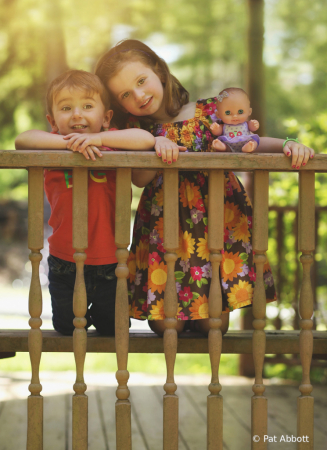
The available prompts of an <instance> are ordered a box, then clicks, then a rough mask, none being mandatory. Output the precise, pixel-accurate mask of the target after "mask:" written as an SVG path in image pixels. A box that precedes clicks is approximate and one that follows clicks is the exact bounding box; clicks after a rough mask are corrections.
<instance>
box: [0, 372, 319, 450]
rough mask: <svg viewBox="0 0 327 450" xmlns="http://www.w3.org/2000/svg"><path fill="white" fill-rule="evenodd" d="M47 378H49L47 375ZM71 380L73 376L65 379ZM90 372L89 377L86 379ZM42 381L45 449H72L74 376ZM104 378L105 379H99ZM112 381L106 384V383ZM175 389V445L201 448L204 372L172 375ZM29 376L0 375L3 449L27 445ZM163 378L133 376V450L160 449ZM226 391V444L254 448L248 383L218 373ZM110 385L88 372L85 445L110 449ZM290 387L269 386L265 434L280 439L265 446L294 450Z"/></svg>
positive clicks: (232, 449) (234, 449)
mask: <svg viewBox="0 0 327 450" xmlns="http://www.w3.org/2000/svg"><path fill="white" fill-rule="evenodd" d="M51 377H52V378H51ZM69 378H70V379H69ZM88 378H89V379H90V377H88V376H86V381H88ZM41 380H42V384H43V386H44V389H43V395H44V450H70V449H71V400H72V394H71V392H72V388H71V386H72V383H73V382H74V374H73V373H70V374H67V373H66V374H55V373H52V374H50V375H49V376H48V378H47V377H46V376H42V374H41ZM103 380H105V381H104V382H103ZM108 380H109V382H108ZM176 381H177V385H178V390H177V393H178V395H179V402H180V403H179V405H180V411H179V422H180V426H179V430H180V431H179V450H205V449H206V397H207V395H208V389H207V381H208V379H206V377H176ZM28 383H29V381H28V374H19V373H16V374H14V375H11V374H5V373H2V374H0V399H2V401H1V402H0V450H24V449H25V448H26V426H27V425H26V409H27V401H26V397H27V386H28ZM163 383H164V377H149V376H146V375H142V374H139V375H138V378H136V379H135V378H134V380H133V377H132V380H131V385H130V391H131V402H132V434H133V450H144V449H146V450H161V449H162V395H163V388H162V385H163ZM221 384H222V386H223V390H222V394H223V397H224V450H250V448H251V429H250V427H251V425H250V418H251V409H250V405H251V395H252V390H251V386H252V381H251V380H247V379H245V378H241V377H235V378H233V377H222V379H221ZM115 389H116V388H115V384H114V378H113V374H110V379H109V378H108V375H102V378H101V377H100V378H99V376H93V379H92V376H91V379H90V380H89V382H88V390H87V394H88V398H89V449H90V450H115V449H116V444H115V418H114V417H115V414H114V411H115V410H114V405H115V400H116V396H115ZM313 393H314V396H315V446H314V448H315V450H325V449H327V427H326V411H327V390H326V388H325V387H323V386H317V387H315V388H314V392H313ZM298 395H299V391H298V389H297V387H296V386H292V385H268V386H267V388H266V396H267V398H268V408H269V411H268V416H269V423H268V433H269V435H271V436H273V435H275V436H276V437H277V443H271V444H268V449H269V450H277V449H278V450H295V449H296V444H292V443H284V442H279V440H280V438H281V436H282V435H283V436H286V435H289V436H290V435H296V399H297V397H298Z"/></svg>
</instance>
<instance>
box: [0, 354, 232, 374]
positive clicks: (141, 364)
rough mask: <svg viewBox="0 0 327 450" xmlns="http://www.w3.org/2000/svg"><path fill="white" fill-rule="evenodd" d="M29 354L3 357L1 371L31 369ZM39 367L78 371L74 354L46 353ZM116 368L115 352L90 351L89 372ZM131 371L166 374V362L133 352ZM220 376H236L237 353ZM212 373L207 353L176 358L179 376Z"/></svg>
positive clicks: (223, 365) (224, 359)
mask: <svg viewBox="0 0 327 450" xmlns="http://www.w3.org/2000/svg"><path fill="white" fill-rule="evenodd" d="M30 368H31V365H30V359H29V355H28V353H16V356H15V357H14V358H7V359H3V360H0V370H1V371H9V372H13V371H24V372H26V371H27V372H28V371H30ZM40 370H41V371H46V370H51V371H65V370H75V361H74V355H73V353H43V354H42V358H41V364H40ZM116 370H117V362H116V355H115V354H112V353H109V354H108V353H88V354H87V355H86V361H85V371H86V372H115V371H116ZM128 370H129V371H130V372H145V373H148V374H165V373H166V363H165V357H164V355H163V354H130V355H129V357H128ZM219 372H220V374H221V375H237V373H238V355H222V357H221V364H220V371H219ZM208 373H210V362H209V356H208V355H189V354H180V355H177V358H176V366H175V374H176V375H194V374H208Z"/></svg>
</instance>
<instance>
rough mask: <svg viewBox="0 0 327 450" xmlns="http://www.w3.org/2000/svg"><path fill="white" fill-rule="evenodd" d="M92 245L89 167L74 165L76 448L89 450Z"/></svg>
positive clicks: (74, 397) (76, 449) (74, 437)
mask: <svg viewBox="0 0 327 450" xmlns="http://www.w3.org/2000/svg"><path fill="white" fill-rule="evenodd" d="M87 247H88V169H87V168H75V169H73V248H74V249H75V253H74V260H75V262H76V279H75V286H74V296H73V311H74V315H75V318H74V321H73V323H74V326H75V329H74V333H73V349H74V357H75V364H76V381H75V384H74V386H73V389H74V391H75V395H74V396H73V424H72V426H73V433H72V439H73V450H87V446H88V397H87V395H86V394H85V391H86V388H87V386H86V384H85V382H84V363H85V356H86V344H87V333H86V330H85V326H86V323H87V320H86V318H85V314H86V312H87V298H86V288H85V280H84V261H85V260H86V258H87V256H86V253H85V250H86V249H87Z"/></svg>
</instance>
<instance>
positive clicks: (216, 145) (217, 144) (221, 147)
mask: <svg viewBox="0 0 327 450" xmlns="http://www.w3.org/2000/svg"><path fill="white" fill-rule="evenodd" d="M212 148H213V149H214V150H216V151H217V152H225V151H226V149H227V146H226V144H224V143H223V142H221V141H220V140H219V139H215V140H214V141H212Z"/></svg>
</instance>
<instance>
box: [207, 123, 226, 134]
mask: <svg viewBox="0 0 327 450" xmlns="http://www.w3.org/2000/svg"><path fill="white" fill-rule="evenodd" d="M210 131H211V133H212V134H214V135H215V136H220V135H221V134H222V132H223V127H222V126H221V125H219V123H216V122H214V123H212V124H211V125H210Z"/></svg>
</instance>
